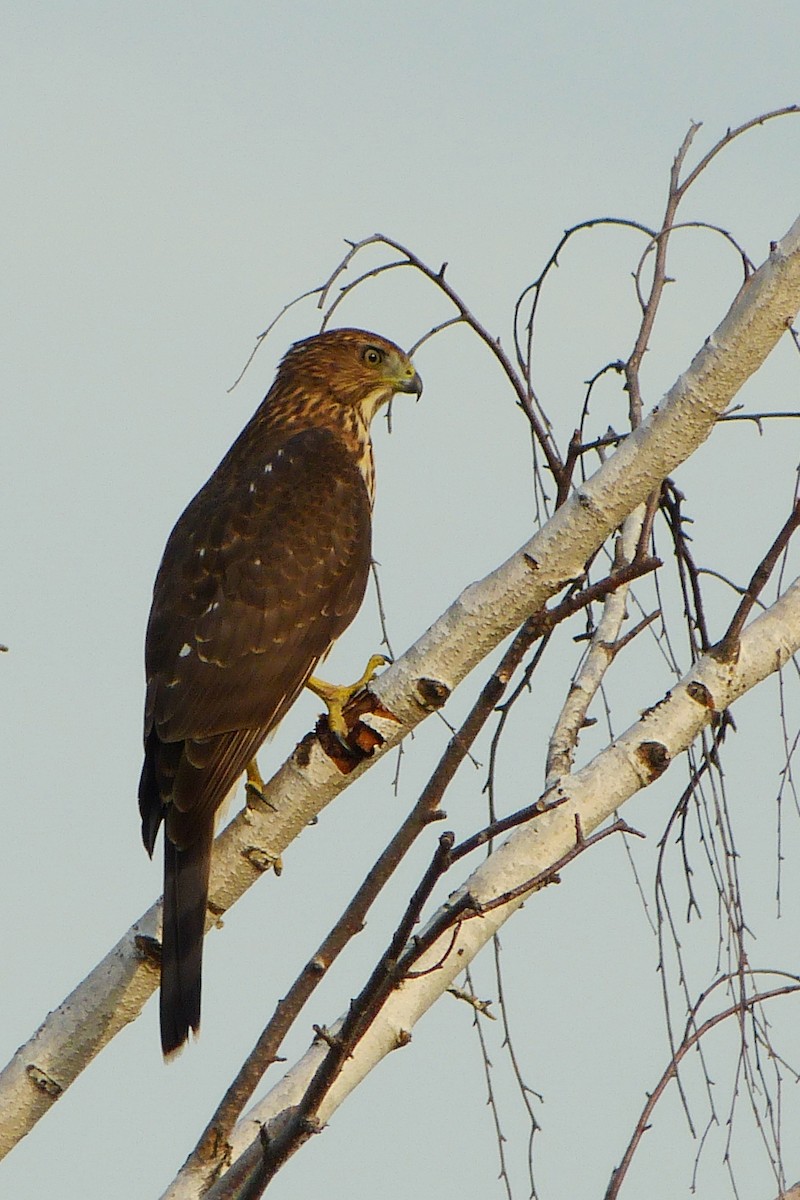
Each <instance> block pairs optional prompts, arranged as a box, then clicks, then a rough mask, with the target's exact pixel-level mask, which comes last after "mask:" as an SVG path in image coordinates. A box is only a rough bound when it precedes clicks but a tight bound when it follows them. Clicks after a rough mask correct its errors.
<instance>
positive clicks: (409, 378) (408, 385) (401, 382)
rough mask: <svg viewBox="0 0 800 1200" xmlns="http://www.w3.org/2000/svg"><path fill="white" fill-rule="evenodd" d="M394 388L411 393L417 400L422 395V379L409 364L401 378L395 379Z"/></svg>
mask: <svg viewBox="0 0 800 1200" xmlns="http://www.w3.org/2000/svg"><path fill="white" fill-rule="evenodd" d="M395 390H396V391H398V392H410V393H413V394H414V395H415V396H416V397H417V399H418V400H419V398H420V396H421V395H422V380H421V379H420V377H419V375H418V374H417V372H416V371H415V370H414V368H413V367H412V366H409V368H408V370H407V371H406V372H405V374H404V375H403V376H402V378H400V379H398V380H397V381H396V383H395Z"/></svg>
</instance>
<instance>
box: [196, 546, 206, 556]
mask: <svg viewBox="0 0 800 1200" xmlns="http://www.w3.org/2000/svg"><path fill="white" fill-rule="evenodd" d="M205 556H206V548H205V546H201V547H200V549H199V550H198V551H197V557H198V558H205Z"/></svg>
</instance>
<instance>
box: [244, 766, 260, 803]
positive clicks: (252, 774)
mask: <svg viewBox="0 0 800 1200" xmlns="http://www.w3.org/2000/svg"><path fill="white" fill-rule="evenodd" d="M244 790H245V791H246V792H247V794H248V796H251V795H252V796H255V798H256V799H257V800H263V799H264V780H263V779H262V778H261V772H260V771H259V769H258V763H257V762H256V760H255V759H254V758H251V759H250V762H249V763H248V764H247V783H246V784H245V785H244Z"/></svg>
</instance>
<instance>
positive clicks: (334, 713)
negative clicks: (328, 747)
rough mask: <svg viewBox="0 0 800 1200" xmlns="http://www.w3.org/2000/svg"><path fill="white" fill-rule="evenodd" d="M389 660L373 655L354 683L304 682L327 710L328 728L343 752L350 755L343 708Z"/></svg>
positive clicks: (315, 680)
mask: <svg viewBox="0 0 800 1200" xmlns="http://www.w3.org/2000/svg"><path fill="white" fill-rule="evenodd" d="M390 661H391V660H390V659H388V658H387V657H386V655H385V654H373V655H372V657H371V658H370V660H369V662H368V663H367V666H366V670H365V671H364V674H363V675H362V676H361V678H360V679H357V680H356V682H355V683H350V684H336V683H326V682H325V681H324V680H323V679H315V678H314V677H313V676H311V677H310V678H309V679H308V680H306V687H307V688H308V689H309V690H310V691H312V692H313V693H314V695H315V696H319V698H320V700H322V701H323V703H324V704H325V707H326V708H327V710H328V728H329V729H330V731H331V733H332V734H333V735H334V737H335V738H336V740H337V741H338V742H339V743H340V744H341V745H342V746H343V747H344V749H345V750H347V751H349V752H350V753H352V750H351V748H350V745H349V744H348V741H347V735H348V732H349V730H348V728H347V722H346V721H345V719H344V711H343V710H344V707H345V705H346V704H348V703H349V702H350V701H351V700H352V699H353V697H354V696H357V695H358V693H359V692H360V691H362V690H363V689H364V688H365V687H366V686H367V684H368V683H371V682H372V680H373V679H374V678H375V674H376V672H377V670H378V667H387V666H388V665H389V663H390Z"/></svg>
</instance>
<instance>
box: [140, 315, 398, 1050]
mask: <svg viewBox="0 0 800 1200" xmlns="http://www.w3.org/2000/svg"><path fill="white" fill-rule="evenodd" d="M421 390H422V384H421V382H420V379H419V376H418V375H417V374H416V372H415V370H414V367H413V365H412V364H411V362H410V360H409V359H408V358H407V357H406V355H405V354H404V353H403V352H402V351H401V350H400V349H398V347H397V346H395V345H393V343H391V342H388V341H386V340H385V339H384V338H382V337H378V336H377V335H376V334H373V333H365V332H364V331H362V330H358V329H338V330H332V331H329V332H326V333H321V334H318V335H317V336H316V337H311V338H308V339H307V340H306V341H303V342H298V343H297V344H296V345H295V346H293V347H292V348H291V350H290V351H289V353H288V354H287V355H286V357H285V358H284V359H283V362H282V363H281V365H280V367H279V369H278V373H277V376H276V379H275V382H274V384H273V385H272V387H271V389H270V391H269V393H268V395H267V397H266V399H265V400H264V401H263V403H262V404H261V405H260V407H259V408H258V409H257V411H256V413H255V414H254V416H253V417H252V419H251V420H250V422H249V423H248V425H247V426H246V427H245V429H244V430H243V431H242V433H241V434H240V435H239V437H238V438H237V439H236V441H235V442H234V444H233V446H232V447H231V449H230V450H229V451H228V453H227V454H226V455H225V457H224V458H223V460H222V462H221V463H220V465H219V466H218V467H217V469H216V471H215V472H214V474H213V475H212V476H211V478H210V479H209V481H208V483H206V485H205V486H204V487H203V488H202V489H201V490H200V491H199V492H198V494H197V495H196V496H195V498H194V499H193V500H192V501H191V503H190V504H189V506H188V508H187V509H186V511H185V512H184V513H183V515H182V516H181V518H180V519H179V521H178V523H177V524H176V526H175V528H174V529H173V531H172V533H171V534H170V537H169V540H168V541H167V546H166V549H165V551H164V557H163V559H162V562H161V566H160V568H159V571H158V575H157V577H156V582H155V587H154V590H153V605H152V608H151V611H150V620H149V622H148V626H147V639H146V648H145V665H146V671H147V696H146V702H145V722H144V745H145V760H144V766H143V768H142V776H141V781H140V783H139V808H140V812H141V816H142V837H143V840H144V844H145V846H146V848H147V850H148V852H149V853H150V854H152V853H153V847H154V844H155V840H156V836H157V834H158V830H159V827H160V825H161V823H162V821H163V822H164V829H165V836H164V918H163V923H164V932H163V937H162V964H161V1044H162V1048H163V1051H164V1054H165V1055H169V1054H171V1053H172V1052H173V1051H175V1050H177V1049H179V1048H180V1046H182V1045H183V1043H184V1042H185V1041H186V1039H187V1037H188V1034H189V1030H190V1029H192V1030H194V1032H195V1033H196V1032H197V1030H198V1028H199V1024H200V979H201V966H202V950H203V934H204V931H205V919H206V901H207V896H208V878H209V866H210V861H211V846H212V842H213V838H214V817H215V814H216V812H217V809H218V808H219V806H220V805H221V803H222V801H223V800H224V799H225V797H226V795H227V794H228V792H229V791H230V790H231V788H232V787H233V785H234V784H235V783H236V780H237V779H238V778H239V776H240V775H241V774H242V772H243V771H244V770H245V767H246V766H247V764H248V763H249V761H250V760H251V759H252V758H253V756H254V755H255V753H256V751H257V750H258V748H259V746H260V745H261V743H262V742H263V741H264V739H265V738H266V736H267V734H268V733H269V732H270V730H272V729H274V728H275V726H276V725H277V724H278V722H279V721H280V720H281V718H282V717H283V716H284V714H285V713H286V711H287V710H288V709H289V707H290V706H291V705H292V703H293V702H294V700H295V699H296V697H297V695H298V694H299V692H300V691H301V690H302V688H303V687H304V685H305V683H306V681H307V680H308V678H309V676H310V675H311V674H312V672H313V670H314V668H315V666H316V664H317V663H318V662H319V661H320V659H321V658H324V656H325V655H326V654H327V652H328V650H329V649H330V647H331V645H332V644H333V642H334V641H335V640H336V639H337V638H338V637H339V635H340V634H341V633H342V632H343V631H344V630H345V629H346V628H347V626H348V625H349V624H350V622H351V621H352V619H353V617H354V616H355V614H356V613H357V611H358V609H359V607H360V605H361V601H362V599H363V595H364V589H365V587H366V583H367V576H368V573H369V565H370V558H371V508H372V497H373V484H374V473H373V462H372V444H371V441H370V437H369V424H370V421H371V419H372V417H373V416H374V415H375V413H376V412H377V410H378V409H379V408H380V407H381V406H382V405H383V404H385V403H386V402H388V401H389V400H390V399H391V397H392V395H393V394H394V393H395V392H415V393H417V395H419V393H420V392H421Z"/></svg>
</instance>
